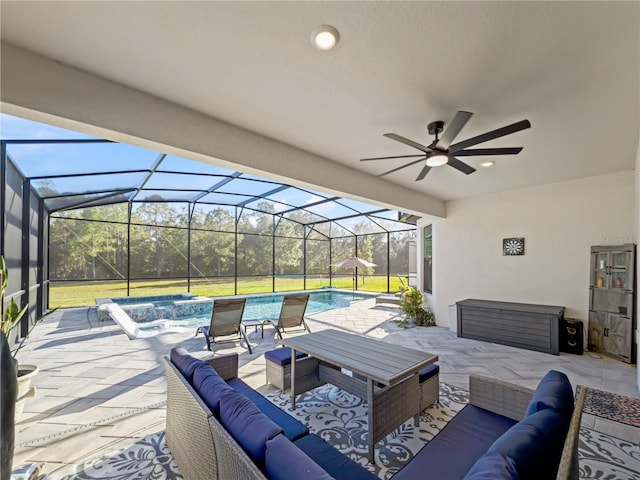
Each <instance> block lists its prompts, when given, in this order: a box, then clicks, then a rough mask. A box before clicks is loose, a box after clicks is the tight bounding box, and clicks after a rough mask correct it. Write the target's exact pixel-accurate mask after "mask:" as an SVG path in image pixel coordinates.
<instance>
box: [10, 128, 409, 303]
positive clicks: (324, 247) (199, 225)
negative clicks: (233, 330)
mask: <svg viewBox="0 0 640 480" xmlns="http://www.w3.org/2000/svg"><path fill="white" fill-rule="evenodd" d="M2 120H3V132H2V177H3V178H2V188H3V192H2V196H1V198H2V200H3V203H4V204H3V208H2V215H3V219H2V220H3V225H5V231H4V235H3V239H2V242H1V243H2V254H3V255H4V256H5V258H6V259H7V264H8V266H9V268H10V271H11V273H12V274H11V275H10V277H11V279H12V280H13V289H11V288H10V289H9V292H11V291H13V292H14V293H16V294H17V293H20V292H22V295H23V297H25V298H24V299H23V302H24V303H25V304H26V303H29V304H30V305H38V306H40V309H46V308H47V307H49V308H51V307H56V306H64V307H68V306H80V305H90V304H91V303H93V302H94V300H95V298H100V297H116V296H137V295H149V294H158V293H162V294H166V293H182V292H192V293H195V294H198V295H205V296H223V295H239V294H252V293H267V292H285V291H294V290H310V289H318V288H323V287H337V288H348V289H352V288H354V287H355V288H356V289H358V290H364V291H371V292H389V291H397V290H398V288H399V286H400V282H401V281H406V279H407V278H408V276H409V275H410V273H412V272H411V271H410V269H412V268H415V267H414V266H413V265H412V264H411V263H410V260H409V259H410V255H413V254H412V253H411V251H412V249H414V248H415V226H414V224H412V223H411V221H410V220H409V221H407V218H405V217H406V216H404V215H403V214H401V213H399V212H397V211H394V210H389V209H386V208H381V207H379V206H375V205H369V204H366V203H363V202H360V201H356V200H352V199H348V198H341V197H338V196H335V195H332V194H328V193H324V192H321V191H318V190H314V189H309V188H301V187H297V186H293V185H287V184H284V183H279V182H275V181H272V180H268V179H265V178H260V177H257V176H254V175H250V174H246V173H242V172H239V171H234V170H230V169H226V168H221V167H218V166H214V165H211V164H206V163H201V162H197V161H194V160H189V159H185V158H179V157H176V156H172V155H167V154H165V153H162V152H156V151H151V150H145V149H142V148H138V147H134V146H131V145H125V144H121V143H114V142H110V141H106V140H103V139H98V138H93V137H88V136H86V135H82V134H79V133H77V132H70V131H66V130H62V129H59V128H54V127H51V126H47V125H42V124H38V123H35V122H31V121H27V120H23V119H19V118H16V117H9V116H7V115H3V116H2ZM7 125H8V127H9V128H5V127H6V126H7ZM352 256H358V257H360V258H363V259H365V260H368V261H369V262H372V263H374V264H375V265H376V266H375V267H370V268H363V269H358V271H357V272H354V270H353V269H352V268H341V267H336V266H335V264H337V263H339V262H340V261H342V260H344V259H345V258H348V257H352ZM25 258H28V259H30V260H29V261H25ZM412 258H415V257H413V256H412ZM413 263H415V262H413ZM354 273H355V274H356V277H355V278H354ZM14 277H19V278H20V280H19V284H18V282H17V281H16V280H15V279H14ZM30 290H31V291H33V292H37V295H38V301H35V300H36V299H35V298H33V297H34V296H35V295H36V293H31V294H30V295H29V294H28V293H27V292H29V291H30ZM27 297H31V298H27ZM34 313H36V312H34Z"/></svg>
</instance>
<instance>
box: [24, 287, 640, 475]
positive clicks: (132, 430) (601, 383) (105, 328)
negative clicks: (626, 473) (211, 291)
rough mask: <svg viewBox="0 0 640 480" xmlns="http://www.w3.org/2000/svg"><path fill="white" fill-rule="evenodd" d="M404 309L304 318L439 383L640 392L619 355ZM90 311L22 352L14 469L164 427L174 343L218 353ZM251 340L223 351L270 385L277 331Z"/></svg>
mask: <svg viewBox="0 0 640 480" xmlns="http://www.w3.org/2000/svg"><path fill="white" fill-rule="evenodd" d="M399 315H400V314H399V310H398V309H396V308H393V307H383V306H376V305H375V302H374V300H364V301H360V302H355V303H354V304H353V305H352V306H351V307H350V308H347V309H340V310H333V311H329V312H322V313H317V314H313V315H309V316H308V317H307V318H308V324H309V327H310V328H311V330H312V331H318V330H322V329H326V328H336V329H342V330H345V331H349V332H354V333H362V334H366V335H370V336H372V337H376V338H384V339H385V340H386V341H389V342H393V343H399V344H403V345H406V346H408V347H412V348H416V349H421V350H425V351H429V352H432V353H435V354H437V355H439V357H440V361H439V363H440V366H441V380H442V381H443V382H446V383H449V384H452V385H458V386H461V387H463V388H467V387H468V376H469V374H470V373H482V374H486V375H490V376H495V377H499V378H502V379H504V380H508V381H514V382H517V383H520V384H522V385H526V386H530V387H535V386H536V384H537V382H538V381H539V379H540V378H541V377H542V376H543V375H544V374H545V373H546V372H547V371H548V370H549V369H551V368H554V369H557V370H560V371H563V372H565V373H566V374H567V375H568V376H569V378H570V380H571V382H572V384H573V385H574V386H575V385H577V384H581V385H586V386H589V387H593V388H598V389H601V390H607V391H611V392H615V393H619V394H621V395H626V396H630V397H634V398H640V393H639V392H638V387H637V380H636V375H637V372H636V369H635V367H632V366H628V365H626V364H623V363H620V362H618V361H615V360H612V359H608V358H601V357H600V356H599V355H594V354H591V353H590V352H586V353H585V355H582V356H578V355H570V354H561V355H560V356H553V355H548V354H544V353H537V352H531V351H528V350H520V349H516V348H511V347H506V346H501V345H494V344H489V343H483V342H477V341H473V340H466V339H459V338H457V337H456V336H455V334H454V333H451V332H450V331H449V330H448V329H446V328H441V327H433V328H412V329H402V328H400V327H399V326H398V325H396V323H395V322H394V320H397V319H398V318H399ZM91 318H92V320H91V322H89V321H88V320H87V309H85V308H82V309H67V310H59V311H57V312H55V313H54V314H53V315H51V316H50V317H48V318H47V319H46V320H45V321H43V322H42V323H41V324H40V325H38V327H37V328H36V329H35V330H34V332H33V333H32V335H31V338H30V339H29V340H28V342H27V345H26V347H25V348H24V349H23V350H22V351H21V352H20V354H19V360H20V361H21V363H33V364H37V365H38V366H39V367H40V371H39V373H38V374H37V375H36V377H35V379H34V384H35V386H36V388H37V393H36V396H35V397H34V398H30V399H28V400H27V401H26V404H25V409H24V414H23V415H22V418H21V420H20V421H19V423H18V424H17V425H16V450H15V456H14V462H13V464H14V467H17V466H19V465H21V464H24V463H27V462H36V463H43V464H44V467H43V470H42V471H43V472H44V473H50V472H54V471H57V470H60V469H62V468H63V467H65V466H67V465H70V464H78V463H83V462H85V461H87V460H90V459H91V458H94V457H96V456H98V455H99V454H100V453H103V452H104V451H105V450H109V451H111V450H116V449H118V448H123V447H126V446H128V445H130V444H132V443H134V442H135V441H137V440H138V439H140V438H143V437H145V436H146V435H149V434H151V433H155V432H158V431H161V430H164V428H165V406H164V401H165V399H166V387H165V379H164V369H163V366H162V361H161V358H162V356H163V355H167V354H168V352H169V351H170V349H171V348H173V347H174V346H176V345H180V346H183V347H185V348H187V349H188V350H190V351H191V352H194V353H195V354H197V355H199V356H202V357H206V356H208V355H210V354H211V353H210V352H208V351H207V350H206V349H205V347H204V340H203V338H202V336H198V337H195V336H194V332H185V333H168V334H163V335H160V336H158V337H155V338H148V339H139V340H129V339H128V337H127V336H126V335H124V334H123V333H122V332H121V331H120V330H119V328H118V327H117V326H116V325H114V324H113V323H111V322H110V321H108V322H103V323H102V324H101V325H100V324H98V322H97V321H96V320H94V318H95V316H91ZM249 340H250V341H251V343H252V345H253V347H254V353H253V354H252V355H249V353H248V351H247V350H246V348H245V347H244V346H238V345H237V344H233V343H229V344H220V345H218V346H217V347H216V353H225V352H238V353H239V354H240V376H241V377H242V379H243V380H245V381H246V382H247V383H249V384H250V385H251V386H253V387H260V386H263V385H264V384H265V374H264V357H263V353H264V352H265V351H266V350H270V349H272V348H274V347H275V346H276V342H275V340H274V332H273V330H272V329H271V328H268V327H267V328H265V338H264V339H263V338H261V337H260V332H259V331H258V332H253V331H252V330H249ZM241 345H244V344H241ZM585 420H586V421H588V422H590V426H591V428H595V429H596V430H600V429H602V430H603V431H605V432H608V433H609V434H610V435H616V436H622V437H621V438H625V436H628V435H630V434H631V435H636V434H637V433H638V431H637V429H636V430H634V431H633V432H631V433H629V432H622V431H618V430H615V429H620V428H622V427H620V425H621V424H620V423H615V425H614V424H613V422H612V424H611V425H608V424H606V423H603V422H605V421H604V420H602V419H600V418H596V417H593V418H587V419H585ZM607 429H609V430H607ZM611 429H613V430H614V431H611ZM631 438H633V437H631Z"/></svg>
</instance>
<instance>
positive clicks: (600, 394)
mask: <svg viewBox="0 0 640 480" xmlns="http://www.w3.org/2000/svg"><path fill="white" fill-rule="evenodd" d="M584 413H590V414H591V415H595V416H596V417H602V418H606V419H607V420H613V421H614V422H618V423H624V424H626V425H631V426H632V427H638V428H640V399H637V398H630V397H623V396H622V395H617V394H615V393H610V392H604V391H602V390H596V389H595V388H588V389H587V396H586V398H585V402H584Z"/></svg>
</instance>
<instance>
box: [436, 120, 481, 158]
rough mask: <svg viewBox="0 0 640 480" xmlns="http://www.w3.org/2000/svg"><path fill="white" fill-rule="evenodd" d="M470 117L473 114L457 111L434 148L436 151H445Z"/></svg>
mask: <svg viewBox="0 0 640 480" xmlns="http://www.w3.org/2000/svg"><path fill="white" fill-rule="evenodd" d="M472 116H473V113H471V112H465V111H458V113H456V116H455V117H453V120H451V121H450V122H449V125H448V126H447V129H446V130H445V131H444V133H443V134H442V137H440V139H439V140H438V143H436V145H435V147H436V148H437V149H438V150H447V149H448V148H449V146H450V145H451V142H453V139H454V138H456V137H457V136H458V134H459V133H460V131H461V130H462V129H463V128H464V126H465V125H466V124H467V122H468V121H469V119H470V118H471V117H472Z"/></svg>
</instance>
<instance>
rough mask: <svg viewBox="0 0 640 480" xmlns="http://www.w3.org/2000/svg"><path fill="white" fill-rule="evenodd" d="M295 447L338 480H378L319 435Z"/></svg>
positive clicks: (298, 442) (299, 441) (309, 436)
mask: <svg viewBox="0 0 640 480" xmlns="http://www.w3.org/2000/svg"><path fill="white" fill-rule="evenodd" d="M294 445H295V446H296V447H298V448H299V449H300V450H302V451H303V452H304V453H305V454H307V455H308V456H309V457H310V458H311V459H312V460H313V461H314V462H315V463H317V464H318V465H320V466H321V467H322V468H323V469H324V470H325V471H326V472H327V473H328V474H329V475H331V476H332V477H333V478H335V479H336V480H378V477H377V476H376V475H374V474H373V473H371V472H369V470H367V469H366V468H364V467H363V466H361V465H360V464H358V463H356V462H354V461H353V460H351V459H350V458H349V457H347V456H346V455H343V454H342V453H340V452H339V451H338V450H337V449H335V448H334V447H332V446H331V445H329V444H328V443H327V442H325V441H324V440H322V439H321V438H320V437H318V436H317V435H314V434H311V435H307V436H306V437H302V438H300V439H298V440H296V441H295V442H294ZM289 478H302V477H289Z"/></svg>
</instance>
